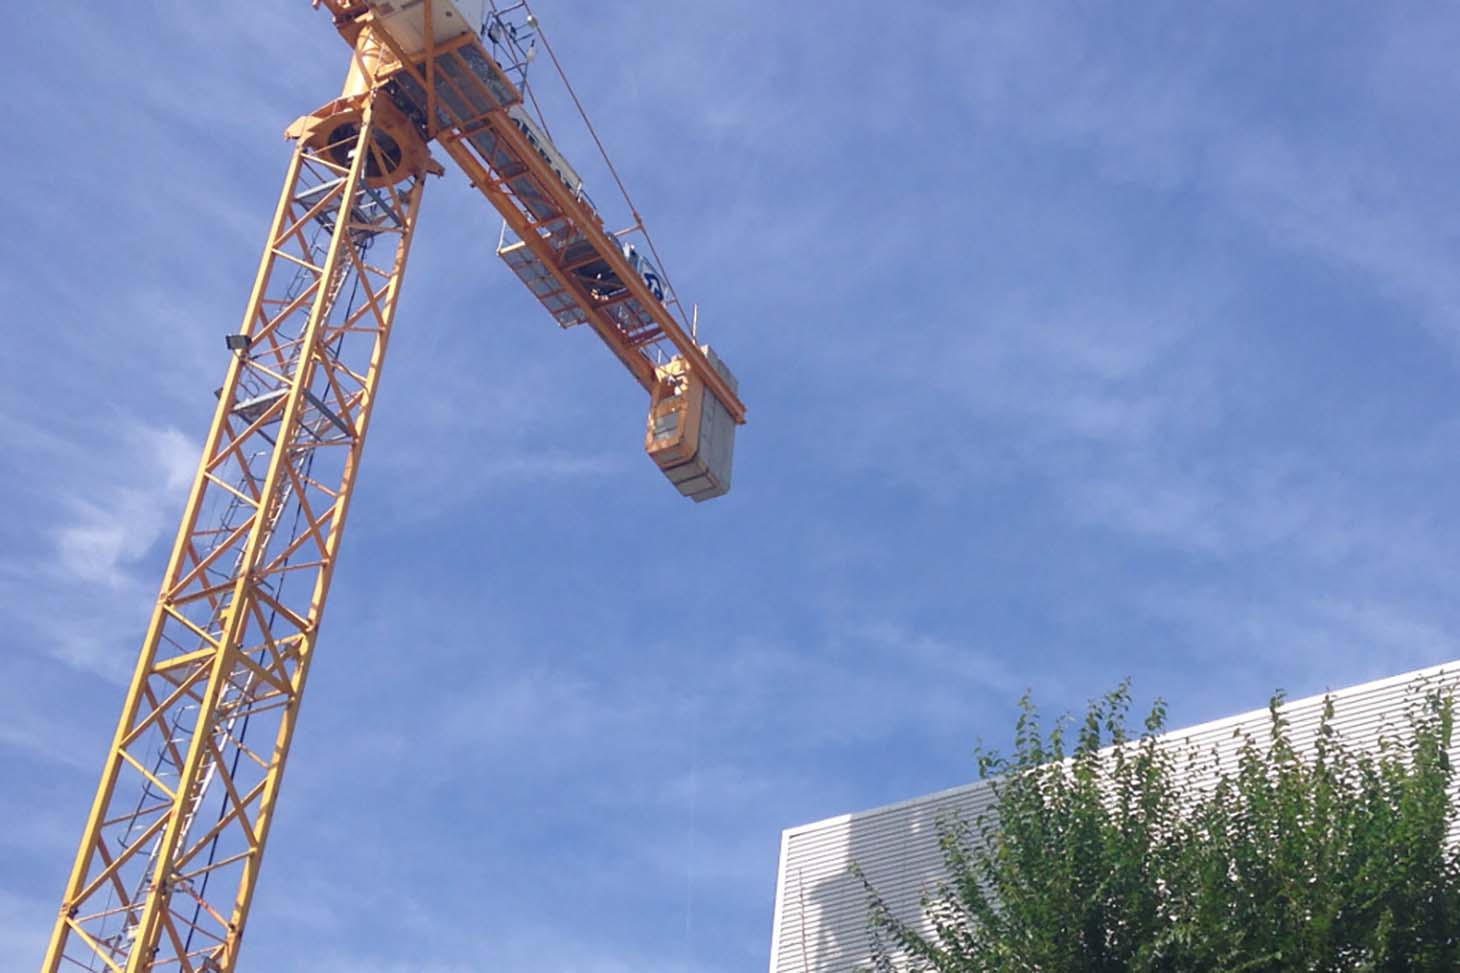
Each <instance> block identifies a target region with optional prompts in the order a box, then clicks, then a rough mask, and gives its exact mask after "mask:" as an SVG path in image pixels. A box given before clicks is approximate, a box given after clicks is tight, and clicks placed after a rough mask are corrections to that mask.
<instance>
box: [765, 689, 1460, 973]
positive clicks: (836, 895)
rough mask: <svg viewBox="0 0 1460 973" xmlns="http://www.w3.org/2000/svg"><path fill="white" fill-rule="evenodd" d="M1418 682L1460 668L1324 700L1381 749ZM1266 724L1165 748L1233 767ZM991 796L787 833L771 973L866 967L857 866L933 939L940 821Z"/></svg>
mask: <svg viewBox="0 0 1460 973" xmlns="http://www.w3.org/2000/svg"><path fill="white" fill-rule="evenodd" d="M1421 680H1424V681H1425V682H1426V683H1427V684H1428V685H1430V686H1431V687H1435V688H1439V687H1444V688H1448V689H1456V688H1460V662H1454V663H1446V664H1444V665H1442V666H1435V667H1432V668H1429V669H1421V670H1418V671H1417V672H1410V673H1405V674H1404V675H1400V676H1394V677H1391V678H1389V679H1383V680H1380V681H1378V682H1371V683H1365V684H1363V685H1361V686H1354V687H1351V688H1349V689H1341V690H1336V691H1334V692H1332V693H1330V694H1328V695H1330V696H1331V697H1332V698H1333V701H1334V721H1333V725H1334V728H1335V729H1336V730H1337V731H1338V733H1339V734H1340V736H1341V737H1342V738H1343V739H1344V741H1346V742H1347V743H1348V744H1350V745H1353V746H1362V747H1365V748H1370V749H1375V750H1377V748H1378V744H1379V740H1380V738H1381V737H1383V736H1395V735H1397V733H1398V730H1399V729H1400V727H1401V726H1402V725H1403V723H1404V716H1405V707H1406V706H1407V705H1409V704H1410V703H1411V702H1412V701H1413V700H1414V695H1413V693H1412V690H1413V687H1414V686H1415V685H1416V684H1417V683H1418V682H1420V681H1421ZM1323 699H1324V697H1323V696H1312V697H1309V698H1307V699H1301V700H1296V701H1294V702H1290V703H1288V704H1287V705H1285V706H1284V707H1283V709H1282V714H1283V716H1284V717H1285V718H1286V720H1287V721H1288V728H1289V737H1290V739H1291V740H1292V743H1293V745H1294V747H1295V748H1297V749H1298V750H1299V751H1300V752H1311V749H1312V747H1313V744H1314V742H1315V740H1316V738H1317V728H1318V721H1319V718H1320V717H1321V715H1322V712H1323ZM1268 721H1269V716H1268V712H1267V710H1266V709H1261V710H1254V711H1252V712H1250V713H1244V714H1242V715H1240V716H1234V717H1230V718H1228V719H1224V720H1217V721H1215V722H1212V723H1203V724H1201V725H1199V726H1193V727H1189V728H1187V729H1184V730H1173V731H1171V732H1169V733H1167V734H1165V735H1164V736H1163V737H1162V741H1163V743H1165V744H1166V745H1168V746H1174V747H1182V748H1184V747H1186V746H1188V745H1194V746H1196V747H1197V748H1199V749H1200V750H1201V751H1202V752H1203V753H1204V754H1208V755H1210V754H1215V755H1216V757H1217V758H1218V760H1219V761H1220V763H1221V766H1222V767H1223V769H1224V770H1231V769H1232V768H1234V767H1235V766H1236V759H1237V754H1238V751H1239V750H1240V748H1241V745H1242V741H1243V738H1244V737H1245V736H1251V737H1252V738H1253V739H1255V740H1257V742H1259V743H1263V742H1265V741H1266V740H1267V732H1268ZM1451 759H1452V760H1454V759H1460V743H1457V745H1456V746H1454V747H1453V748H1452V750H1451ZM1199 772H1200V774H1201V776H1202V777H1205V778H1208V779H1210V778H1211V777H1213V775H1214V770H1213V769H1212V760H1211V759H1210V758H1209V757H1208V759H1204V760H1203V761H1202V762H1201V763H1200V764H1199ZM1457 797H1460V795H1457ZM992 799H993V794H992V792H991V790H990V789H989V787H988V786H987V785H986V784H982V783H974V784H968V785H965V786H963V787H955V788H953V789H951V790H946V791H940V792H939V793H936V794H930V795H928V796H926V797H920V798H916V799H914V800H911V801H905V802H903V803H901V804H892V805H888V806H887V807H881V808H876V809H874V810H871V811H862V812H859V813H856V814H847V815H843V816H841V817H837V818H829V819H827V820H825V821H818V822H816V823H814V824H807V825H802V826H801V827H797V828H790V829H787V830H786V831H785V832H783V833H782V834H781V861H780V869H779V873H778V875H777V878H776V905H775V918H774V923H773V927H772V931H771V958H770V973H849V971H852V970H856V969H858V968H861V967H865V966H866V965H867V964H868V963H869V962H870V950H869V936H868V929H867V895H866V892H865V890H864V889H863V887H862V883H861V882H860V881H859V880H858V879H857V878H856V877H855V876H853V875H852V874H851V872H850V871H849V868H850V866H851V865H852V863H854V862H855V863H856V864H857V865H859V866H860V867H861V869H862V871H863V872H864V873H865V874H866V875H867V878H868V880H869V881H870V882H871V883H872V884H873V885H874V886H875V887H876V888H877V890H878V892H879V893H880V894H881V895H882V898H883V899H884V901H886V902H887V904H888V906H889V907H891V909H892V910H893V912H894V914H896V915H897V916H898V917H899V918H901V919H902V920H903V921H905V922H908V923H911V924H914V925H915V926H918V927H919V928H921V930H922V931H924V932H927V931H928V929H927V926H926V925H925V924H923V923H922V922H921V909H920V899H921V897H922V895H923V893H924V892H926V891H929V890H931V889H932V888H933V886H934V885H935V884H936V883H937V881H938V879H939V878H941V877H942V875H943V856H942V853H941V851H940V850H939V848H938V827H937V825H938V822H939V821H940V820H947V819H949V818H953V817H958V818H962V819H963V820H965V821H968V822H970V823H971V822H973V821H974V820H975V819H976V818H977V817H978V816H979V814H981V813H982V812H983V811H985V810H986V809H987V808H988V807H989V805H990V803H991V801H992ZM1450 840H1451V841H1452V842H1454V841H1460V827H1456V826H1453V825H1452V829H1451V832H1450Z"/></svg>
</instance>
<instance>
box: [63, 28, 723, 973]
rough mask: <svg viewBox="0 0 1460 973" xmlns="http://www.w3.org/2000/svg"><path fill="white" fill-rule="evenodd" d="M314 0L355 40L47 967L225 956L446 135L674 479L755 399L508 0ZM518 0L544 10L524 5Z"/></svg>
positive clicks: (251, 882) (246, 345)
mask: <svg viewBox="0 0 1460 973" xmlns="http://www.w3.org/2000/svg"><path fill="white" fill-rule="evenodd" d="M314 5H315V6H316V7H318V6H321V5H322V6H323V7H324V8H326V9H327V10H328V12H329V13H330V14H332V15H333V18H334V23H335V26H336V28H337V29H338V30H339V33H340V34H341V36H342V37H343V38H344V39H345V40H346V41H347V42H348V43H349V44H350V45H351V49H352V60H351V63H350V68H349V72H348V75H347V78H346V82H345V87H344V90H343V92H342V93H341V95H340V96H339V97H338V98H336V99H334V100H333V101H330V102H329V103H327V104H326V105H324V106H323V107H321V108H320V109H318V110H316V111H315V112H312V113H311V114H309V115H306V116H303V117H302V118H300V119H299V120H298V121H296V122H295V123H294V124H293V125H292V126H290V128H289V130H288V132H287V134H288V135H289V136H290V137H291V138H292V139H293V140H294V150H293V154H292V156H291V158H290V161H289V165H288V170H287V173H286V176H285V179H284V187H283V190H282V192H281V194H280V197H279V201H278V205H277V207H276V208H275V211H274V216H273V220H272V222H271V224H270V228H269V231H268V237H267V242H266V245H265V247H264V252H263V256H262V259H261V261H260V264H259V268H258V273H257V277H256V279H255V282H254V285H253V288H252V290H251V293H250V295H249V298H248V303H247V306H246V309H245V312H244V315H243V321H242V324H241V325H240V327H239V329H238V330H237V332H235V333H233V334H230V335H228V336H227V345H228V348H229V349H230V350H231V352H232V357H231V359H230V361H229V364H228V368H227V372H226V376H225V378H224V381H223V385H222V387H221V388H219V389H218V391H217V405H216V408H215V410H214V414H213V421H212V425H211V427H210V429H209V432H208V435H207V438H206V440H205V444H204V448H203V454H202V458H201V460H200V463H199V466H198V469H197V473H196V475H195V477H194V481H193V484H192V488H191V490H190V491H189V493H188V497H187V501H186V505H185V507H184V512H183V517H182V523H181V526H180V527H179V530H178V534H177V537H176V540H175V542H174V544H173V547H172V552H171V555H170V557H169V559H168V562H167V568H166V571H165V574H164V577H163V582H162V585H161V589H160V592H159V594H158V597H157V601H156V603H155V605H154V607H153V609H152V614H151V619H150V621H149V623H148V626H147V630H146V635H145V636H144V639H143V642H142V647H141V651H140V653H139V655H138V660H137V665H136V668H135V670H134V672H133V677H132V681H131V684H130V687H129V688H128V691H127V695H126V698H125V701H124V703H123V707H122V713H121V716H120V719H119V721H118V723H117V728H116V732H115V735H114V736H113V739H112V742H111V746H110V749H109V750H108V752H107V756H106V760H105V763H104V765H103V770H102V775H101V782H100V785H99V786H98V788H97V792H96V796H95V798H94V800H93V802H92V806H91V810H90V814H89V816H88V818H87V821H86V825H85V829H84V831H83V834H82V838H81V843H80V848H79V851H78V853H77V857H76V860H75V863H74V865H73V867H72V870H71V874H70V878H69V880H68V881H67V884H66V888H65V892H64V894H63V896H62V901H61V907H60V910H59V914H58V915H57V918H56V922H55V925H54V927H53V931H52V934H51V937H50V940H49V944H48V947H47V951H46V956H45V960H44V964H43V966H42V969H43V971H45V973H61V971H66V970H76V969H82V970H91V971H98V970H106V971H111V973H143V971H163V970H167V971H172V970H177V971H181V973H231V971H232V970H234V968H235V964H236V962H237V959H238V951H239V947H240V944H241V942H242V938H243V934H244V929H245V926H246V923H247V919H248V913H249V906H250V903H251V900H252V897H253V894H254V889H255V887H256V883H257V879H258V874H259V868H260V866H261V863H262V858H263V851H264V847H265V843H266V841H267V839H268V835H269V830H270V828H271V826H272V824H273V821H274V817H275V812H276V808H277V802H278V797H279V789H280V784H281V781H282V778H283V773H284V768H285V765H286V762H287V759H288V755H289V747H290V742H291V740H292V738H293V734H294V729H295V725H296V721H297V719H298V714H299V704H300V700H301V697H302V695H303V693H304V688H305V683H306V680H307V678H308V675H309V668H310V662H311V660H312V658H313V655H314V651H315V647H316V642H317V638H318V635H319V629H320V622H321V618H322V616H323V612H324V607H325V600H326V596H327V595H328V593H329V588H330V580H331V577H332V575H333V572H334V567H335V565H336V563H337V558H338V555H339V546H340V541H341V537H342V534H343V530H344V526H345V519H346V515H347V513H348V511H349V506H350V498H351V495H352V493H353V490H354V487H355V482H356V476H357V474H358V471H359V465H360V457H361V451H362V449H363V447H364V444H365V437H366V434H367V432H368V430H369V426H370V419H371V414H372V411H373V408H374V404H375V399H376V395H377V390H378V385H379V381H380V374H381V368H382V365H383V363H384V359H385V353H386V349H387V346H388V344H389V341H390V336H391V331H392V328H393V325H394V321H395V311H396V302H397V299H398V297H399V293H400V285H401V278H402V275H403V274H404V272H405V267H406V258H407V256H408V254H409V251H410V245H411V240H412V237H413V235H414V233H415V229H416V219H417V214H418V212H419V209H420V204H421V195H422V191H423V189H424V185H425V179H426V177H427V175H429V174H437V175H439V174H441V173H442V169H441V167H440V166H439V165H438V164H437V163H436V162H435V161H434V160H433V159H432V158H431V154H430V151H429V148H428V145H429V143H430V142H432V141H434V142H435V143H436V144H438V145H440V146H441V147H442V148H443V149H444V150H445V152H446V154H447V155H449V156H450V157H451V158H452V159H453V160H454V161H455V162H456V163H457V165H458V166H459V167H460V168H461V169H462V170H463V171H464V172H465V173H466V174H467V176H468V178H469V179H470V180H471V181H472V184H473V185H474V186H475V187H476V188H477V189H479V190H480V191H481V192H482V194H483V195H484V196H486V197H487V199H488V201H489V202H490V203H492V205H493V206H494V207H495V208H496V210H497V211H498V212H499V213H500V214H501V215H502V217H503V219H504V221H505V228H504V231H503V239H502V243H501V245H500V247H499V253H500V254H501V256H502V258H503V259H504V261H506V262H507V264H508V265H509V267H511V268H512V269H513V271H514V272H515V273H516V274H517V276H518V277H519V278H520V279H522V280H523V281H524V283H526V284H527V285H528V287H529V288H530V289H531V290H532V291H533V293H534V295H535V296H536V297H537V298H538V299H539V301H540V302H542V303H543V304H544V306H545V307H547V309H548V310H549V311H550V312H551V313H552V315H553V317H554V319H555V320H556V321H557V322H558V323H559V324H560V325H561V326H564V327H570V326H573V325H576V324H588V325H589V326H590V328H591V329H592V330H593V331H594V332H595V333H596V334H597V335H598V336H599V337H600V338H601V339H602V340H603V341H604V343H605V344H606V345H607V346H608V347H609V349H610V351H611V352H612V353H613V354H614V356H615V357H616V358H617V359H618V360H619V361H620V362H621V363H622V364H623V365H624V366H625V367H626V368H627V369H628V370H629V372H630V373H631V374H632V375H633V376H634V378H635V380H636V381H638V383H639V384H640V385H641V386H642V387H643V388H644V389H645V390H646V391H648V392H649V395H650V415H649V421H648V426H647V430H646V434H645V445H646V449H647V451H648V452H649V454H650V456H651V457H652V458H654V459H655V462H656V464H657V465H659V467H660V468H661V470H663V471H664V472H665V474H666V475H667V476H668V477H669V479H670V480H671V481H672V482H674V484H675V486H676V487H677V488H678V489H679V490H680V492H681V493H683V494H685V495H686V496H690V497H693V498H694V499H696V500H703V499H708V498H710V497H713V496H718V495H720V494H722V493H724V492H725V491H726V490H727V489H728V488H729V465H730V458H731V454H730V449H731V446H732V445H733V438H732V437H733V432H734V426H735V424H737V423H739V422H743V421H744V411H745V410H744V406H743V404H742V403H741V402H740V400H739V398H738V394H737V390H736V386H735V381H734V378H733V376H731V375H730V373H729V371H728V369H726V368H725V367H724V365H723V363H722V362H721V361H720V360H719V358H718V357H717V356H715V355H714V353H713V352H711V351H710V350H709V348H708V347H704V346H700V345H699V344H697V343H696V341H695V340H694V335H693V328H692V327H691V328H689V329H688V330H687V329H686V328H685V327H683V326H682V325H683V323H684V315H683V308H682V306H680V305H679V304H678V299H677V298H676V297H675V296H674V295H673V292H672V288H669V287H668V286H667V281H665V280H663V279H662V277H661V275H660V274H659V273H658V268H656V267H654V266H653V264H652V263H650V262H649V261H648V259H647V258H646V257H644V256H643V255H642V254H641V253H640V252H639V251H638V250H637V249H636V248H635V246H634V245H633V244H632V243H630V242H625V240H626V238H629V237H632V236H633V235H634V234H636V233H638V234H642V231H643V227H642V221H641V220H638V219H637V213H635V219H636V224H635V225H634V226H633V227H631V228H630V229H629V230H628V231H621V232H619V233H610V232H608V231H607V230H605V229H604V225H603V219H602V218H601V217H600V216H599V215H598V212H597V210H596V209H595V208H594V206H593V204H592V202H591V201H590V200H589V199H588V197H587V195H586V193H584V192H583V188H582V186H581V184H579V185H574V184H573V181H574V179H575V178H576V174H573V175H571V176H570V175H569V173H571V172H572V169H571V166H568V165H567V163H566V160H564V159H562V157H561V154H560V153H558V152H557V150H556V147H554V146H552V144H551V142H550V141H548V140H547V137H546V136H545V135H544V134H543V133H542V130H541V129H539V128H538V127H537V126H536V125H535V123H533V122H532V120H531V118H530V116H527V115H526V114H525V112H523V110H522V109H521V105H522V101H523V98H522V93H521V91H520V89H519V88H518V87H517V85H516V84H514V82H513V80H512V78H511V77H510V72H511V70H512V65H513V63H515V62H514V58H515V57H516V56H517V55H520V54H521V48H520V46H518V48H517V55H514V54H513V53H512V48H513V46H514V42H515V37H514V35H515V34H516V31H515V30H512V29H511V24H510V23H509V21H508V20H506V19H504V17H503V11H501V10H499V9H498V8H497V7H496V5H495V3H492V4H491V10H490V13H489V12H488V11H487V10H486V9H485V8H486V6H487V4H486V3H483V2H481V0H477V2H476V3H475V4H473V3H472V2H470V0H461V2H460V3H453V2H451V0H434V2H433V0H415V2H414V3H412V2H409V0H407V2H405V3H388V2H384V0H379V2H376V0H370V2H365V3H356V2H348V0H314ZM398 8H399V9H398ZM508 9H509V11H517V12H518V13H519V15H520V16H525V18H526V20H525V24H527V25H528V26H529V27H530V26H532V25H534V24H535V18H533V17H532V15H531V12H530V10H528V9H527V8H526V5H525V4H522V3H518V4H514V5H513V6H512V7H510V8H508ZM463 28H464V29H463ZM494 29H497V30H501V31H502V32H503V33H502V34H501V35H496V34H494V33H493V30H494ZM488 42H490V43H491V45H492V48H493V50H492V51H489V50H488V48H487V46H486V45H487V43H488ZM494 55H495V56H494ZM498 58H501V59H502V60H501V61H499V60H498ZM565 170H566V171H565ZM509 232H510V234H511V239H510V240H509V239H508V238H507V234H508V233H509Z"/></svg>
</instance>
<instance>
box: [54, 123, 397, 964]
mask: <svg viewBox="0 0 1460 973" xmlns="http://www.w3.org/2000/svg"><path fill="white" fill-rule="evenodd" d="M356 104H357V109H356V110H357V112H358V114H357V116H355V117H356V118H357V119H358V125H357V127H356V128H354V129H353V130H349V129H347V130H344V131H346V132H348V133H349V134H348V135H341V136H340V140H339V141H337V142H336V143H335V144H319V143H316V144H315V145H314V146H313V147H311V145H309V144H306V143H305V142H304V141H300V142H299V144H298V145H297V146H296V148H295V151H294V154H293V157H292V159H291V161H290V164H289V170H288V174H287V176H286V178H285V182H284V190H283V193H282V195H281V196H280V199H279V204H278V207H277V209H276V210H275V213H274V219H273V223H272V228H271V230H270V232H269V238H268V244H267V246H266V247H265V250H264V253H263V258H262V260H261V262H260V265H259V271H258V276H257V278H256V279H255V283H254V287H253V291H252V294H251V295H250V297H249V301H248V306H247V310H246V312H245V314H244V318H243V325H242V327H241V329H240V332H239V333H240V335H242V336H244V337H243V342H244V343H245V344H246V345H247V347H246V348H242V349H239V350H238V351H237V352H236V353H235V356H234V358H233V360H232V361H231V362H230V364H229V367H228V372H227V377H226V378H225V380H224V383H223V388H222V389H221V390H220V392H219V397H218V407H217V410H216V412H215V414H214V418H213V424H212V428H211V429H210V431H209V433H208V438H207V442H206V445H205V447H204V451H203V457H202V460H201V463H200V465H199V468H198V472H197V475H196V477H195V479H194V482H193V487H192V490H191V492H190V493H189V495H188V500H187V506H186V510H185V513H184V515H183V521H182V526H181V528H180V530H179V532H178V535H177V540H176V542H175V543H174V545H173V550H172V556H171V558H170V560H169V562H168V567H167V573H166V575H165V578H164V581H163V584H162V590H161V593H160V594H159V596H158V599H157V602H156V604H155V606H154V608H153V612H152V620H151V623H150V624H149V626H148V629H147V635H146V638H145V640H144V641H143V643H142V649H141V652H140V654H139V656H138V660H137V666H136V669H135V671H134V674H133V677H132V683H131V687H130V689H129V690H128V692H127V697H126V702H125V704H124V706H123V709H122V715H121V719H120V720H119V722H118V724H117V729H116V734H115V736H114V737H113V741H112V746H111V750H110V752H109V753H108V756H107V759H106V764H105V767H104V769H103V772H102V777H101V784H100V786H99V787H98V789H97V793H96V797H95V800H94V801H93V804H92V809H91V813H90V816H89V818H88V821H87V824H86V829H85V832H84V834H83V837H82V841H81V847H80V850H79V851H78V853H77V857H76V861H75V865H74V867H73V869H72V872H71V877H70V880H69V881H68V883H67V886H66V891H65V894H64V896H63V899H62V903H61V908H60V913H59V915H58V916H57V919H56V923H55V926H54V929H53V931H52V934H51V938H50V942H49V945H48V947H47V950H46V957H45V963H44V966H43V967H42V969H43V970H44V971H46V973H62V971H66V970H72V969H87V970H109V971H112V973H140V971H144V970H146V971H161V970H169V971H171V970H177V971H182V973H203V971H207V973H229V971H232V970H233V969H234V965H235V963H236V961H237V958H238V949H239V944H240V942H241V940H242V937H243V934H244V927H245V923H246V920H247V916H248V910H249V904H250V901H251V899H252V897H253V892H254V888H255V886H256V881H257V877H258V872H259V866H260V863H261V861H262V858H263V852H264V846H265V842H266V841H267V839H268V835H269V830H270V827H271V826H272V824H273V821H274V814H275V808H276V805H277V801H278V797H279V787H280V784H281V782H282V779H283V774H284V767H285V762H286V759H287V757H288V753H289V745H290V741H291V739H292V737H293V734H294V728H295V725H296V721H297V719H298V715H299V702H300V698H301V696H302V695H303V692H304V687H305V680H306V677H307V676H308V674H309V666H310V660H311V659H312V658H313V655H314V649H315V641H316V637H317V635H318V632H319V624H320V618H321V616H322V614H323V611H324V606H325V599H326V596H327V595H328V593H329V587H330V579H331V577H332V575H333V573H334V566H335V563H336V556H337V554H338V551H339V546H340V539H341V536H342V532H343V530H344V525H345V517H346V514H347V512H348V510H349V505H350V498H351V496H352V492H353V489H354V486H355V481H356V475H357V473H358V471H359V464H360V455H361V450H362V449H363V447H364V444H365V436H366V433H367V431H368V429H369V426H370V418H371V414H372V410H373V407H374V404H375V399H376V394H377V389H378V385H379V379H380V370H381V365H382V363H383V361H384V357H385V352H386V347H387V343H388V341H389V339H390V334H391V330H392V325H393V321H394V317H395V309H396V299H397V297H398V294H399V288H400V282H401V276H402V274H403V273H404V271H405V265H406V256H407V254H408V252H409V250H410V244H411V239H412V235H413V233H414V230H415V226H416V216H417V213H418V211H419V207H420V201H421V192H422V188H423V185H424V183H423V179H424V173H423V172H414V173H407V174H405V176H404V178H403V179H402V181H400V182H399V183H396V184H394V185H384V184H380V182H381V181H380V180H379V179H376V180H373V181H374V182H375V183H376V184H375V185H370V184H369V183H370V182H372V180H370V179H369V178H368V173H369V171H370V170H371V167H372V166H373V167H375V168H376V169H377V170H379V169H388V168H389V161H388V160H386V159H384V158H382V156H381V154H380V152H379V148H378V143H377V142H376V141H375V133H376V129H377V109H378V107H379V106H378V105H377V103H376V102H375V101H374V100H373V99H372V98H370V97H369V96H363V97H361V98H359V99H357V102H356ZM387 107H388V106H387ZM391 110H392V111H393V109H391ZM342 160H343V161H342ZM377 263H378V265H377Z"/></svg>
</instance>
